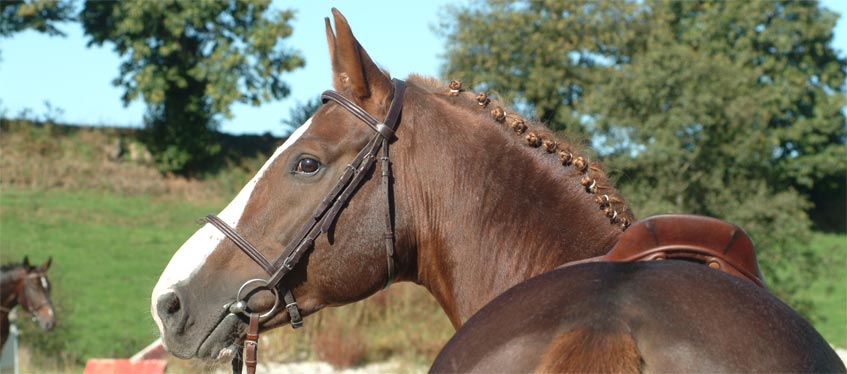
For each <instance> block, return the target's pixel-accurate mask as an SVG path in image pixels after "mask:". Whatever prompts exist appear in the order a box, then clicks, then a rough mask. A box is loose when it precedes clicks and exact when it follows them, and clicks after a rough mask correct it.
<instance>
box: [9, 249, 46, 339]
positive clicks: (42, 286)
mask: <svg viewBox="0 0 847 374" xmlns="http://www.w3.org/2000/svg"><path fill="white" fill-rule="evenodd" d="M51 262H52V258H49V259H47V262H45V263H43V264H41V265H39V266H32V265H30V264H29V257H24V261H23V263H20V264H6V265H3V266H2V267H0V299H2V304H0V349H2V348H3V346H4V345H5V344H6V339H8V338H9V327H10V325H9V312H11V311H12V309H14V308H15V307H16V306H18V305H20V306H21V307H22V308H23V309H24V310H25V311H27V312H30V313H32V319H33V320H35V321H37V322H38V325H39V326H41V328H42V329H44V331H50V330H52V329H53V327H54V326H55V325H56V315H55V313H53V305H52V303H51V302H50V281H49V280H47V274H46V272H47V269H49V268H50V263H51Z"/></svg>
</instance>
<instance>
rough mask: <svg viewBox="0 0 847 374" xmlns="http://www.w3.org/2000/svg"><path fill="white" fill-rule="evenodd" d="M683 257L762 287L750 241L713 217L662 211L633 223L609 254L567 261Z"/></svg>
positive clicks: (741, 232) (731, 225) (731, 226)
mask: <svg viewBox="0 0 847 374" xmlns="http://www.w3.org/2000/svg"><path fill="white" fill-rule="evenodd" d="M670 259H674V260H685V261H691V262H696V263H702V264H704V265H707V266H708V267H710V268H713V269H716V270H720V271H723V272H726V273H729V274H732V275H734V276H736V277H739V278H741V279H744V280H748V281H750V282H753V283H755V284H756V285H758V286H760V287H765V281H764V278H763V277H762V273H761V271H760V270H759V265H758V263H757V262H756V252H755V251H754V249H753V241H752V240H750V237H749V236H747V233H745V232H744V230H742V229H741V228H740V227H738V226H736V225H734V224H731V223H729V222H725V221H721V220H719V219H716V218H711V217H703V216H695V215H685V214H663V215H657V216H652V217H648V218H645V219H643V220H640V221H637V222H635V223H634V224H633V225H632V226H631V227H629V228H628V229H627V230H626V232H624V234H623V235H622V236H621V238H620V240H618V243H617V244H615V246H614V247H612V250H610V251H609V253H607V254H605V255H603V256H598V257H592V258H589V259H585V260H580V261H575V262H570V263H568V264H566V265H565V266H571V265H575V264H579V263H586V262H600V261H615V262H634V261H659V260H670Z"/></svg>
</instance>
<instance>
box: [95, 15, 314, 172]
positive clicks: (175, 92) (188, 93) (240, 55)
mask: <svg viewBox="0 0 847 374" xmlns="http://www.w3.org/2000/svg"><path fill="white" fill-rule="evenodd" d="M80 18H81V19H82V23H83V26H84V28H85V33H86V34H87V35H88V36H89V38H90V40H89V45H102V44H104V43H106V42H109V43H112V44H113V45H114V47H115V51H116V52H118V54H120V55H121V56H123V57H124V61H123V63H122V64H121V68H120V75H119V77H118V78H117V79H115V81H114V83H115V85H117V86H121V87H123V88H124V90H125V91H124V95H123V101H124V103H129V102H130V101H132V100H135V99H137V98H139V97H140V98H143V99H144V101H145V102H146V103H147V104H148V112H147V116H146V117H147V118H146V121H145V122H146V127H147V129H148V130H149V131H148V136H147V139H146V143H147V144H148V147H149V148H150V150H151V151H152V152H153V153H154V157H155V159H156V161H157V163H158V165H159V167H160V169H161V170H163V171H174V172H182V173H184V172H193V171H197V170H199V169H201V168H202V167H203V166H205V165H207V164H208V162H209V159H210V158H211V157H212V156H213V155H215V154H216V153H217V152H218V151H219V150H220V149H219V147H217V146H215V145H214V143H215V138H214V136H213V135H212V130H213V129H214V123H215V120H216V118H217V117H218V116H221V115H222V116H225V117H229V116H231V112H230V109H229V108H230V106H231V105H232V104H233V103H235V102H240V103H249V104H252V105H259V104H261V103H262V102H264V101H268V100H271V99H279V98H282V97H284V96H287V95H288V93H289V88H288V85H287V84H285V82H283V81H282V80H281V79H280V77H279V76H280V75H281V74H282V73H284V72H286V71H291V70H293V69H295V68H297V67H300V66H303V59H302V58H301V57H300V55H299V53H297V52H294V51H290V50H288V49H286V48H284V47H283V46H282V45H281V43H280V42H281V40H282V39H284V38H286V37H288V36H290V35H291V32H292V29H291V26H290V24H289V23H290V21H291V19H292V18H293V13H292V12H291V11H272V10H271V9H270V1H269V0H252V1H236V0H229V1H186V0H167V1H143V0H135V1H123V2H103V1H96V0H90V1H86V2H85V7H84V9H83V11H82V13H81V14H80Z"/></svg>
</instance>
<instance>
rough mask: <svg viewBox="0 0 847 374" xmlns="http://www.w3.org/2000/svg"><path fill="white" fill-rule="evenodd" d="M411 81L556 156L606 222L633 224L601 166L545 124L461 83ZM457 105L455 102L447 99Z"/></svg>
mask: <svg viewBox="0 0 847 374" xmlns="http://www.w3.org/2000/svg"><path fill="white" fill-rule="evenodd" d="M410 80H412V81H414V82H416V83H420V84H422V85H424V86H426V87H428V88H430V90H431V92H432V93H434V94H437V95H444V96H452V97H458V98H461V99H464V100H463V101H464V105H465V106H467V107H468V108H470V109H471V110H476V111H480V110H485V111H487V112H488V113H489V114H490V115H491V118H492V119H493V120H494V121H495V122H497V123H500V124H502V125H504V126H505V127H506V128H508V129H511V130H512V132H513V133H514V134H515V135H517V136H518V137H520V138H521V139H522V140H523V142H524V144H526V145H527V146H529V147H532V148H540V149H543V150H544V151H545V152H546V153H548V154H550V155H551V156H556V157H558V159H559V162H560V163H561V164H562V166H563V167H566V168H570V169H572V170H573V173H571V174H570V175H572V176H574V177H576V176H579V178H578V179H579V183H580V184H581V185H582V186H583V188H584V191H585V192H586V193H588V194H592V195H595V198H594V202H596V203H597V205H598V207H599V211H600V212H602V214H605V215H606V217H607V218H609V223H610V224H613V225H617V226H618V227H620V229H621V230H626V229H627V228H628V227H629V225H630V224H632V222H633V221H634V216H633V214H632V210H631V209H630V208H629V206H628V205H627V204H626V201H625V200H624V198H623V196H621V195H620V193H619V192H618V191H617V190H616V189H615V188H614V186H612V183H611V181H610V180H609V177H608V175H607V174H606V172H605V171H604V170H603V167H602V166H601V165H600V164H599V163H597V162H592V161H590V159H589V158H588V157H587V156H585V155H582V154H581V152H580V151H579V150H578V149H577V148H576V147H574V146H573V145H571V144H569V143H567V142H564V141H560V140H557V138H556V136H555V135H554V134H553V132H552V131H550V129H549V128H547V127H546V126H545V125H543V124H541V123H537V122H532V121H529V120H527V119H525V118H523V117H521V116H520V115H519V114H517V113H514V112H507V111H506V110H505V109H503V108H504V106H503V105H501V103H499V102H498V101H496V100H492V99H491V97H490V96H489V95H488V93H487V92H484V91H483V92H479V93H471V92H467V91H465V90H464V89H462V82H461V81H458V80H453V81H451V82H450V84H449V85H448V86H447V87H444V86H441V85H440V84H439V83H438V82H437V81H436V80H434V79H431V78H425V77H421V76H411V77H410ZM448 101H449V102H453V103H456V101H455V100H448Z"/></svg>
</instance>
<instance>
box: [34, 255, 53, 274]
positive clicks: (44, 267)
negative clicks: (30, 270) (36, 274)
mask: <svg viewBox="0 0 847 374" xmlns="http://www.w3.org/2000/svg"><path fill="white" fill-rule="evenodd" d="M51 263H53V256H50V257H47V262H45V263H43V264H41V266H39V267H38V270H40V271H41V272H42V273H43V272H45V271H47V269H49V268H50V264H51Z"/></svg>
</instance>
